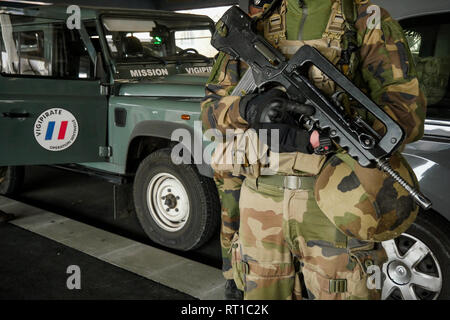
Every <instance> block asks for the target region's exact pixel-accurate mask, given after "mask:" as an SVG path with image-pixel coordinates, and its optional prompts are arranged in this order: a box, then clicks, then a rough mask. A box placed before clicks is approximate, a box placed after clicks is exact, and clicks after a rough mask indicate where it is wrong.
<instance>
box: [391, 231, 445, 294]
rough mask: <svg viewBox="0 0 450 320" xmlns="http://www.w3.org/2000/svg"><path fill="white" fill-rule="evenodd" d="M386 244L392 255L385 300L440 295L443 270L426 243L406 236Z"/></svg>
mask: <svg viewBox="0 0 450 320" xmlns="http://www.w3.org/2000/svg"><path fill="white" fill-rule="evenodd" d="M382 245H383V247H384V249H385V251H386V254H387V256H388V261H387V262H386V263H385V264H384V265H383V274H384V275H385V277H384V283H383V288H382V299H383V300H433V299H436V298H437V297H438V296H439V293H440V291H441V289H442V272H441V268H440V266H439V262H438V260H437V259H436V257H435V255H434V254H433V252H432V251H431V250H430V249H429V248H428V246H427V245H426V244H425V243H423V242H422V241H420V240H419V239H417V238H416V237H414V236H412V235H409V234H407V233H404V234H402V235H401V236H400V237H398V238H396V239H394V240H389V241H384V242H382Z"/></svg>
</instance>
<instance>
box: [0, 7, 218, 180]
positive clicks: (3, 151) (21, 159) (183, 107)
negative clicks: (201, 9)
mask: <svg viewBox="0 0 450 320" xmlns="http://www.w3.org/2000/svg"><path fill="white" fill-rule="evenodd" d="M0 9H2V10H3V12H5V13H8V10H10V13H11V14H18V13H19V14H24V15H27V16H34V17H42V18H51V19H55V20H58V21H61V20H62V19H66V18H67V14H66V12H65V10H66V7H64V8H62V7H54V6H51V7H40V8H39V9H38V10H34V9H8V8H6V7H1V6H0ZM102 15H120V16H126V17H130V16H136V17H138V18H139V17H141V18H142V17H155V19H156V18H158V17H160V18H164V19H165V18H175V17H176V18H179V19H180V18H181V19H186V20H188V19H189V20H194V21H195V20H196V19H197V20H198V21H201V22H202V23H205V22H208V23H210V24H211V27H212V26H213V22H212V20H210V19H209V18H208V17H204V16H194V15H185V14H175V13H172V12H161V11H148V10H123V9H121V10H114V9H111V10H109V9H108V10H94V9H83V10H82V13H81V16H82V19H83V20H91V21H92V20H94V19H95V20H97V21H99V19H100V17H101V16H102ZM99 25H100V24H99V23H97V26H99ZM98 32H99V34H100V35H102V31H101V28H99V31H98ZM103 41H104V40H103ZM105 43H106V41H104V43H103V45H102V48H103V49H102V52H103V59H104V60H105V65H106V66H108V67H109V68H110V69H109V70H106V72H107V74H109V76H108V78H109V79H110V80H109V81H107V83H106V84H108V85H109V87H110V92H111V93H110V94H109V95H105V94H101V87H102V85H101V83H100V80H67V79H56V78H50V77H35V76H11V75H6V74H2V75H0V133H1V136H0V166H5V165H33V164H64V163H78V164H81V165H83V166H86V167H90V168H93V169H97V170H102V171H106V172H109V173H114V174H125V173H126V165H127V156H128V149H129V144H130V142H131V141H130V140H131V136H132V133H133V130H134V129H135V128H136V126H138V125H139V124H140V123H142V122H144V121H147V122H148V121H163V122H167V123H168V124H170V126H171V127H177V126H180V127H183V126H186V125H187V126H189V127H191V128H193V127H194V121H196V120H200V119H199V117H200V101H201V99H202V98H203V97H204V94H205V91H204V85H205V83H206V81H207V79H208V74H206V73H202V74H200V73H199V74H187V73H182V74H177V73H176V72H175V73H174V72H172V71H171V73H170V74H169V75H168V76H166V77H158V78H151V79H150V78H149V79H114V78H115V77H113V76H111V75H113V74H118V71H116V70H117V66H115V65H114V61H113V60H112V59H111V58H110V53H109V52H108V50H105V49H104V48H105V47H107V46H106V44H105ZM51 46H52V44H51V43H46V50H47V51H48V52H51V50H52V48H51ZM212 64H213V61H209V62H208V61H195V60H193V61H189V62H188V63H185V64H184V65H180V63H178V62H176V61H175V62H173V61H171V62H169V63H168V64H167V66H165V67H166V68H167V69H170V70H178V69H180V68H181V67H180V66H182V67H183V68H182V69H183V70H186V71H185V72H187V68H189V67H200V68H199V69H198V70H203V71H204V70H205V67H206V68H210V67H212ZM153 65H155V63H153ZM159 66H161V64H160V63H159ZM125 67H129V68H137V69H139V68H140V67H142V66H139V65H127V66H125ZM149 67H152V64H151V63H147V64H145V68H149ZM121 68H122V69H123V68H124V66H121ZM130 70H131V69H130ZM125 71H126V69H125ZM116 78H117V77H116ZM108 82H109V83H108ZM54 108H60V109H64V110H68V111H70V112H71V113H72V114H73V115H74V117H75V118H76V119H77V122H78V126H79V132H78V136H77V139H76V140H75V142H74V143H73V144H72V145H71V146H70V147H69V148H67V149H65V150H63V151H58V152H55V151H48V150H45V149H44V148H42V147H41V146H40V145H39V144H38V142H37V140H36V139H35V137H34V128H35V123H36V120H37V118H38V117H39V115H40V114H41V113H42V112H45V111H46V110H51V109H54ZM117 108H120V109H122V111H123V110H125V111H126V123H125V126H118V125H117V124H116V119H115V110H116V109H117ZM6 113H28V115H27V117H25V118H14V117H13V118H11V117H4V116H2V114H6ZM186 114H187V115H190V120H182V118H181V116H182V115H186ZM44 130H45V128H44ZM101 147H111V149H112V155H111V156H110V157H105V156H104V155H102V156H100V153H99V149H100V148H101Z"/></svg>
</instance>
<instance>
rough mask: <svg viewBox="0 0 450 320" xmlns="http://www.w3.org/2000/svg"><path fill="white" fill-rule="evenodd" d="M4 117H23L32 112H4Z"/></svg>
mask: <svg viewBox="0 0 450 320" xmlns="http://www.w3.org/2000/svg"><path fill="white" fill-rule="evenodd" d="M2 115H3V117H4V118H13V119H21V118H28V117H29V116H30V114H29V113H28V112H3V113H2Z"/></svg>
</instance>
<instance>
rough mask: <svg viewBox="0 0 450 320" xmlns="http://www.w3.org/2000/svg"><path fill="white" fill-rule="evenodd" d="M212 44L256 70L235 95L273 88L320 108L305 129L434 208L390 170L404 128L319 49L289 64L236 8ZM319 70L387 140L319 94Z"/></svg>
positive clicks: (307, 48)
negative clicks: (312, 71)
mask: <svg viewBox="0 0 450 320" xmlns="http://www.w3.org/2000/svg"><path fill="white" fill-rule="evenodd" d="M211 44H212V45H213V46H214V47H215V48H216V49H217V50H219V51H223V52H225V53H227V54H229V55H230V56H232V57H234V58H236V59H240V60H242V61H244V62H245V63H247V64H248V65H249V67H250V68H249V70H248V71H247V72H246V73H245V74H244V76H243V77H242V79H241V81H240V82H239V83H238V85H237V87H236V88H235V89H234V91H233V92H232V95H244V94H249V93H252V92H255V91H256V90H258V89H259V90H263V89H264V88H267V87H268V86H273V85H277V86H279V85H281V86H283V87H284V88H285V89H286V92H287V94H288V96H289V98H290V99H292V100H295V101H298V102H300V103H309V104H311V105H313V106H314V107H315V109H316V112H315V114H314V115H313V116H311V117H309V118H307V119H301V121H302V125H303V126H304V127H306V128H307V129H309V130H318V131H319V132H320V133H321V135H323V134H325V135H327V136H329V137H330V139H331V140H333V141H334V142H335V143H336V144H338V145H339V146H341V147H342V148H345V149H346V150H347V152H348V154H349V155H350V156H352V157H353V158H354V159H355V160H357V161H358V163H359V164H360V165H361V166H363V167H369V166H374V165H376V166H377V167H378V168H379V169H381V170H383V171H385V172H387V173H388V174H389V175H391V176H392V178H394V179H395V181H397V182H398V183H399V184H400V185H401V186H402V187H404V188H405V189H406V190H407V191H408V192H409V194H410V195H411V196H412V197H413V198H414V200H415V201H416V202H417V203H418V204H419V205H420V206H421V207H422V208H424V209H428V208H430V207H431V202H430V200H428V199H427V198H426V197H425V196H424V195H423V194H422V193H420V192H419V191H418V190H416V189H415V188H413V187H412V186H410V185H409V184H408V182H406V181H405V180H404V179H403V178H402V177H401V176H400V175H399V174H398V173H397V172H396V171H394V170H393V169H392V168H391V167H390V165H389V162H388V159H389V157H390V156H391V155H392V154H393V153H394V152H395V151H396V150H397V149H398V148H399V146H400V145H401V144H402V142H403V140H404V132H403V130H402V128H401V127H400V126H399V125H398V124H397V123H396V122H395V121H394V120H393V119H392V118H391V117H390V116H389V115H388V114H387V113H386V112H384V111H383V110H382V109H381V108H380V107H379V106H378V105H376V104H375V103H374V102H373V101H372V100H371V99H369V98H368V97H367V96H366V95H365V94H364V93H363V92H362V91H361V90H359V89H358V88H357V87H356V86H355V85H354V84H353V83H352V82H351V81H350V80H348V79H347V77H346V76H345V75H343V74H342V73H341V72H340V71H339V70H338V69H337V68H336V67H335V66H334V65H333V64H332V63H331V62H329V61H328V60H327V59H326V58H325V57H324V56H323V55H322V54H321V53H320V52H319V51H317V50H316V49H315V48H313V47H311V46H307V45H305V46H302V47H301V48H300V49H299V50H298V51H297V52H296V53H295V54H294V56H292V58H291V59H290V60H287V59H286V58H285V56H284V55H283V54H281V52H279V51H278V50H277V49H275V48H274V47H273V46H272V45H271V44H270V43H269V42H268V41H267V40H266V39H265V38H264V37H262V36H261V35H259V34H257V32H256V31H255V22H254V20H253V19H252V18H250V17H249V16H248V15H247V14H246V13H245V12H244V11H242V10H241V9H239V8H238V7H236V6H234V7H232V8H230V9H229V10H228V11H227V12H226V13H225V14H224V15H223V17H222V18H221V19H220V20H219V22H218V23H217V24H216V30H215V32H214V35H213V38H212V41H211ZM313 65H314V66H316V67H317V68H318V69H320V70H321V71H322V72H323V73H324V74H325V75H326V76H327V77H329V78H330V79H331V80H333V81H334V82H335V83H336V85H337V87H338V88H340V90H342V91H341V93H344V92H345V93H346V94H347V95H348V97H350V98H351V99H353V100H355V101H356V102H357V103H358V104H359V106H360V107H361V108H364V109H365V110H366V111H368V112H369V113H370V114H372V115H373V116H374V117H375V118H377V119H378V120H379V121H380V122H381V123H382V124H383V125H384V126H385V128H386V133H385V134H384V136H381V135H379V134H378V133H377V132H376V131H375V130H373V129H372V128H371V126H370V125H369V124H368V123H366V122H365V121H364V120H363V119H362V118H361V117H350V116H349V115H348V114H346V112H345V111H344V109H343V107H342V106H341V105H340V103H339V99H338V96H337V95H336V94H335V95H334V96H333V97H332V98H331V99H329V98H328V97H326V96H325V95H324V94H323V93H322V92H321V91H320V90H319V89H317V88H316V87H315V85H314V84H312V83H311V81H310V80H309V77H308V70H309V68H310V67H311V66H313ZM338 94H339V93H338Z"/></svg>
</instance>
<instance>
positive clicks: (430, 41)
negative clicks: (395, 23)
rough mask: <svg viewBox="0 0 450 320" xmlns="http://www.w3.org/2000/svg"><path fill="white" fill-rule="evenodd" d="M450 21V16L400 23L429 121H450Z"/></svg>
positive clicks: (435, 16)
mask: <svg viewBox="0 0 450 320" xmlns="http://www.w3.org/2000/svg"><path fill="white" fill-rule="evenodd" d="M449 19H450V15H449V14H439V15H434V16H426V17H419V18H412V19H407V20H405V21H402V25H403V28H404V29H405V34H406V36H407V39H408V42H409V45H410V48H411V52H412V54H413V57H414V59H415V62H416V69H417V73H418V77H419V81H420V83H421V85H422V90H423V91H424V93H425V96H426V98H427V104H428V110H427V117H428V118H432V119H449V118H450V108H449V106H450V91H449V77H450V23H449V21H450V20H449Z"/></svg>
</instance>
